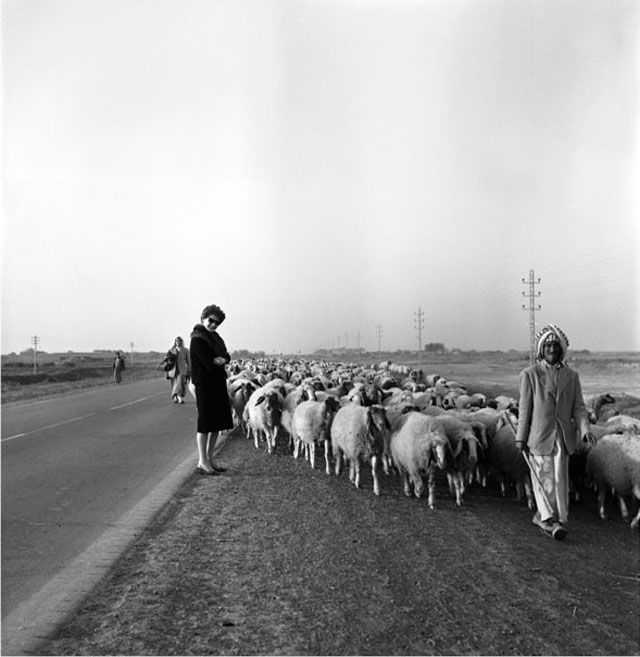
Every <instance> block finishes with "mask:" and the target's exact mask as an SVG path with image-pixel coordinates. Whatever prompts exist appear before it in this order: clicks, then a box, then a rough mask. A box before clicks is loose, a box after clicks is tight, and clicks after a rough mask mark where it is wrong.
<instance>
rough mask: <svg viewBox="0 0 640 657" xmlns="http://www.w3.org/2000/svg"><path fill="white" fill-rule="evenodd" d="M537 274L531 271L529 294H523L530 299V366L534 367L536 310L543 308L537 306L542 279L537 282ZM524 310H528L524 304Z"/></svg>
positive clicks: (524, 281) (523, 280)
mask: <svg viewBox="0 0 640 657" xmlns="http://www.w3.org/2000/svg"><path fill="white" fill-rule="evenodd" d="M534 276H535V274H534V271H533V269H530V270H529V281H528V284H529V293H528V294H527V293H526V292H523V293H522V296H523V297H527V298H528V299H529V307H528V310H529V364H530V365H533V364H534V363H535V362H536V310H540V309H541V308H542V306H541V305H540V304H538V305H537V306H536V304H535V300H536V298H537V297H539V296H540V292H536V285H539V284H540V279H539V278H538V280H535V278H534ZM522 282H523V283H527V281H526V280H525V279H524V278H523V279H522ZM522 308H523V310H527V306H526V305H525V304H522Z"/></svg>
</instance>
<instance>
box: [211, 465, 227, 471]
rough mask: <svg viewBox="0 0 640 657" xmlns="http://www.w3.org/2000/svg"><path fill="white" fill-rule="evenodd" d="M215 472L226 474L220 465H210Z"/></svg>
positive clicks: (225, 469)
mask: <svg viewBox="0 0 640 657" xmlns="http://www.w3.org/2000/svg"><path fill="white" fill-rule="evenodd" d="M211 467H212V468H213V469H214V471H215V472H226V471H227V468H225V467H223V466H221V465H212V466H211Z"/></svg>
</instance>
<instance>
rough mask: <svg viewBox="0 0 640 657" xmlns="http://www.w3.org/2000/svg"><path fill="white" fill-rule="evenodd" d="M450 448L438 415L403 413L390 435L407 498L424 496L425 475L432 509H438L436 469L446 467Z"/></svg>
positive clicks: (391, 449) (413, 412)
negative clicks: (436, 502) (435, 416)
mask: <svg viewBox="0 0 640 657" xmlns="http://www.w3.org/2000/svg"><path fill="white" fill-rule="evenodd" d="M448 449H449V440H448V438H447V436H446V434H445V432H444V428H443V426H442V425H441V424H440V423H439V422H438V421H437V420H436V419H435V418H432V417H429V416H427V415H424V414H422V413H420V412H415V411H412V412H409V413H407V414H406V415H404V416H402V419H401V422H400V423H399V425H397V428H396V429H395V431H393V433H392V434H391V440H390V451H391V457H392V459H393V462H394V464H395V466H396V468H397V469H398V472H399V473H400V475H401V476H402V478H403V484H404V494H405V495H406V496H407V497H411V495H412V494H413V495H415V496H416V497H422V493H423V492H424V480H423V476H424V475H426V477H427V488H428V504H429V508H430V509H435V505H436V504H435V487H436V481H435V477H436V468H440V470H443V469H444V468H445V465H446V454H447V450H448Z"/></svg>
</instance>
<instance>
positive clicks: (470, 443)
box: [434, 413, 478, 506]
mask: <svg viewBox="0 0 640 657" xmlns="http://www.w3.org/2000/svg"><path fill="white" fill-rule="evenodd" d="M434 419H435V421H436V422H439V423H440V424H441V425H442V428H443V429H444V432H445V434H446V436H447V438H448V440H449V445H450V448H451V458H450V459H448V461H447V468H446V470H447V481H448V482H449V491H450V492H451V494H452V495H454V496H455V498H456V504H457V505H458V506H462V496H463V495H464V492H465V489H466V484H467V481H468V480H471V479H472V478H473V475H474V473H475V469H476V464H477V462H478V439H477V437H476V435H475V432H474V430H473V427H472V426H471V424H469V423H468V422H465V421H464V420H461V419H460V418H457V417H453V416H450V415H447V414H446V413H443V414H442V415H439V416H438V417H436V418H434Z"/></svg>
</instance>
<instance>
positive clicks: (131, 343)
mask: <svg viewBox="0 0 640 657" xmlns="http://www.w3.org/2000/svg"><path fill="white" fill-rule="evenodd" d="M129 344H130V345H131V365H133V342H130V343H129Z"/></svg>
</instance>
